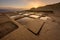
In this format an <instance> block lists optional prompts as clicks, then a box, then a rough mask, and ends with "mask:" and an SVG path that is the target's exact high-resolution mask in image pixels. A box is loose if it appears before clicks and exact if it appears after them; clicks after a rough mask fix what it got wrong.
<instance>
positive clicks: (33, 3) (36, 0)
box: [0, 0, 60, 9]
mask: <svg viewBox="0 0 60 40" xmlns="http://www.w3.org/2000/svg"><path fill="white" fill-rule="evenodd" d="M57 2H60V0H0V7H12V8H27V9H29V8H32V7H35V8H37V7H39V6H40V7H41V6H45V5H48V4H53V3H57Z"/></svg>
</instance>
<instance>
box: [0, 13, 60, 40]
mask: <svg viewBox="0 0 60 40" xmlns="http://www.w3.org/2000/svg"><path fill="white" fill-rule="evenodd" d="M22 15H23V14H22ZM30 15H31V14H30ZM30 15H29V16H28V15H27V16H24V15H23V17H22V18H20V16H19V19H17V20H15V19H14V18H15V17H14V18H12V16H11V17H10V18H11V19H13V20H15V21H16V22H17V23H18V24H19V26H18V29H17V30H14V28H16V27H15V25H14V24H11V23H9V22H8V23H6V24H2V25H6V26H1V25H0V26H1V28H2V27H4V30H3V32H4V33H6V30H5V29H6V28H7V29H8V31H10V30H14V31H12V32H11V33H9V34H8V35H7V36H6V35H5V37H3V38H2V39H0V40H60V20H59V19H60V17H56V16H54V14H52V15H50V14H49V15H48V16H47V18H46V15H44V16H43V15H38V16H40V17H38V18H31V17H30ZM33 15H35V16H36V14H33ZM15 16H16V15H15ZM16 17H17V16H16ZM41 17H43V18H42V19H40V18H41ZM44 18H45V20H44ZM7 25H8V27H7ZM2 29H3V28H2ZM2 29H1V30H2ZM8 31H7V32H8ZM36 34H38V35H36Z"/></svg>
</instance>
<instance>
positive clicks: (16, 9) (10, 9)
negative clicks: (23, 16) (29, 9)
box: [0, 8, 24, 12]
mask: <svg viewBox="0 0 60 40" xmlns="http://www.w3.org/2000/svg"><path fill="white" fill-rule="evenodd" d="M22 10H24V9H18V8H0V12H16V11H22Z"/></svg>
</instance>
